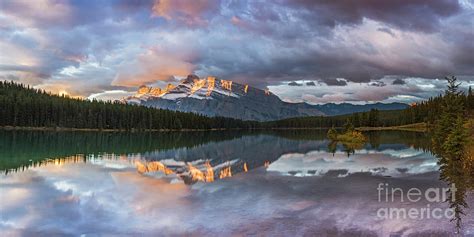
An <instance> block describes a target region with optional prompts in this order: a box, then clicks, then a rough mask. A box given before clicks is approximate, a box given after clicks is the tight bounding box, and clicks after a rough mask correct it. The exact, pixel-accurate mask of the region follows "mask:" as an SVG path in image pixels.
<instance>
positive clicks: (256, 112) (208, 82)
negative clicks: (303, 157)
mask: <svg viewBox="0 0 474 237" xmlns="http://www.w3.org/2000/svg"><path fill="white" fill-rule="evenodd" d="M125 100H126V102H127V103H137V104H141V105H144V106H148V107H154V108H160V109H169V110H176V111H183V112H193V113H197V114H202V115H206V116H211V117H214V116H222V117H231V118H238V119H242V120H257V121H270V120H279V119H285V118H291V117H302V116H318V115H324V114H323V113H322V112H321V111H319V110H318V109H317V108H315V107H314V106H312V105H309V104H306V103H287V102H284V101H282V100H280V98H278V97H277V96H276V95H274V94H272V93H271V92H270V91H268V90H260V89H257V88H254V87H250V86H248V85H241V84H238V83H234V82H232V81H227V80H218V79H217V78H215V77H207V78H205V79H200V78H199V77H197V76H195V75H189V76H188V77H187V78H186V79H184V80H182V81H181V83H180V84H179V85H177V86H173V85H171V84H169V85H168V86H167V88H165V89H160V88H152V87H146V86H141V87H140V88H139V90H138V92H137V94H136V95H134V96H132V97H128V98H126V99H125Z"/></svg>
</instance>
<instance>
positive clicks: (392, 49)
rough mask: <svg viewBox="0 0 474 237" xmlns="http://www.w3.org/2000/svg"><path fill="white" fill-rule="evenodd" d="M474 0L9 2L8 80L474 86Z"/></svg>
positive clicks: (420, 93) (309, 97) (375, 93)
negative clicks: (193, 78) (451, 81)
mask: <svg viewBox="0 0 474 237" xmlns="http://www.w3.org/2000/svg"><path fill="white" fill-rule="evenodd" d="M473 42H474V0H459V1H454V0H397V1H395V0H386V1H377V0H358V1H352V0H340V1H332V0H274V1H245V0H194V1H187V0H100V1H81V0H70V1H67V0H64V1H61V0H36V1H34V2H32V1H29V0H0V80H13V81H17V82H21V83H25V84H29V85H32V86H34V87H36V88H40V89H45V90H47V91H51V92H53V93H60V94H69V95H72V96H81V97H84V98H85V97H88V98H107V99H113V98H120V97H123V96H126V95H130V94H132V93H133V92H134V91H136V89H137V87H138V86H140V85H153V86H164V85H166V84H167V83H174V84H177V83H178V82H179V80H180V79H181V78H183V77H185V76H187V75H188V74H196V75H198V76H200V77H207V76H217V77H219V78H221V79H227V80H233V81H236V82H238V83H245V84H249V85H251V86H254V87H258V88H261V89H263V88H269V89H270V91H272V92H273V93H275V94H276V95H278V96H279V97H280V98H281V99H283V100H285V101H289V102H308V103H313V104H319V103H329V102H335V103H340V102H349V103H371V102H375V101H382V102H406V103H411V102H413V101H420V100H423V99H427V98H429V97H431V96H436V95H438V94H440V93H442V91H443V90H444V87H445V85H446V84H445V82H444V81H443V78H444V77H445V76H447V75H455V76H457V77H458V78H459V79H460V80H461V81H462V82H463V84H462V86H461V87H462V88H463V89H467V88H468V87H469V86H474V56H473V55H474V43H473Z"/></svg>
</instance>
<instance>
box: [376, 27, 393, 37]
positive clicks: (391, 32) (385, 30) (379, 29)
mask: <svg viewBox="0 0 474 237" xmlns="http://www.w3.org/2000/svg"><path fill="white" fill-rule="evenodd" d="M377 30H378V31H380V32H385V33H387V34H389V35H391V36H392V37H397V36H396V35H395V33H393V31H392V30H390V28H386V27H381V28H378V29H377Z"/></svg>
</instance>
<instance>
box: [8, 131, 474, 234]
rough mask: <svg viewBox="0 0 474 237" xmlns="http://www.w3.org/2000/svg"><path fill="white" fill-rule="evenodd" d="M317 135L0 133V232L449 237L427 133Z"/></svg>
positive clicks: (467, 224) (470, 226)
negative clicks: (342, 139)
mask: <svg viewBox="0 0 474 237" xmlns="http://www.w3.org/2000/svg"><path fill="white" fill-rule="evenodd" d="M325 134H326V131H319V130H308V131H304V130H296V131H289V130H287V131H258V132H243V131H228V132H222V131H219V132H169V133H94V132H44V131H0V171H1V175H0V195H1V196H0V236H63V235H66V236H69V235H72V236H78V235H84V236H103V235H109V236H116V235H121V236H170V235H171V236H175V235H178V236H181V235H193V236H202V235H209V236H228V235H238V236H240V235H244V236H245V235H257V236H455V232H456V231H457V230H458V229H457V228H456V225H455V222H451V221H450V217H452V215H451V214H452V213H450V211H451V209H449V207H450V205H452V204H453V203H450V202H447V201H445V200H444V199H443V200H435V198H436V190H441V189H443V188H447V187H449V184H448V183H446V182H444V181H442V180H440V173H439V171H438V169H439V164H438V159H437V158H436V157H435V156H434V155H432V153H431V152H430V149H431V148H430V138H429V137H428V136H427V135H426V134H423V133H413V132H396V131H390V132H371V133H366V135H367V136H368V137H369V141H368V142H367V143H366V144H365V145H363V146H360V147H357V148H356V149H353V148H348V147H346V146H344V145H342V144H331V143H330V142H329V141H328V140H326V138H325V137H326V136H325ZM392 188H398V189H397V190H392ZM413 188H415V189H418V190H419V191H420V192H422V194H421V197H420V198H419V200H418V201H412V200H410V199H408V198H407V193H408V192H409V190H410V189H413ZM430 189H431V191H433V190H434V191H433V192H431V193H430V195H428V197H425V196H424V194H425V193H426V192H427V190H430ZM413 192H416V190H415V191H413ZM443 193H444V192H443ZM464 196H465V199H464V200H462V201H464V202H465V203H466V204H468V205H470V206H472V205H474V198H473V197H474V195H473V194H472V192H470V191H466V192H465V195H464ZM412 197H413V196H412ZM393 209H397V210H406V211H407V212H412V211H410V210H416V211H418V215H416V216H415V215H414V214H413V213H412V214H413V215H412V216H408V215H405V216H398V217H397V216H389V215H388V214H387V215H385V214H386V213H389V212H390V210H393ZM423 209H424V211H423ZM435 210H436V211H435ZM463 211H464V213H465V214H466V215H461V217H462V227H461V229H460V232H461V233H460V234H461V235H463V236H474V216H473V215H474V212H473V211H472V209H469V208H463ZM413 212H414V211H413ZM421 212H423V213H424V214H423V216H420V213H421ZM440 216H441V217H440ZM437 217H440V218H437Z"/></svg>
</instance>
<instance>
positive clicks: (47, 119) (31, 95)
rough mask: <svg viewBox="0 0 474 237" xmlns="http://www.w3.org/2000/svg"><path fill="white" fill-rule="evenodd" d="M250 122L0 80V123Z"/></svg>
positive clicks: (136, 125) (196, 125)
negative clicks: (77, 96) (55, 92)
mask: <svg viewBox="0 0 474 237" xmlns="http://www.w3.org/2000/svg"><path fill="white" fill-rule="evenodd" d="M255 124H256V123H254V122H245V121H241V120H237V119H231V118H222V117H215V118H209V117H206V116H202V115H197V114H192V113H184V112H176V111H170V110H161V109H154V108H148V107H144V106H139V105H128V104H124V103H121V102H117V101H116V102H111V101H108V102H105V101H97V100H92V101H89V100H82V99H74V98H69V97H68V96H64V95H62V96H59V95H52V94H50V93H47V92H45V91H43V90H37V89H32V88H30V87H29V86H27V87H25V86H24V85H22V84H17V83H14V82H6V81H4V82H1V81H0V126H20V127H61V128H84V129H123V130H132V129H138V130H144V129H217V128H250V127H253V126H255Z"/></svg>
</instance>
